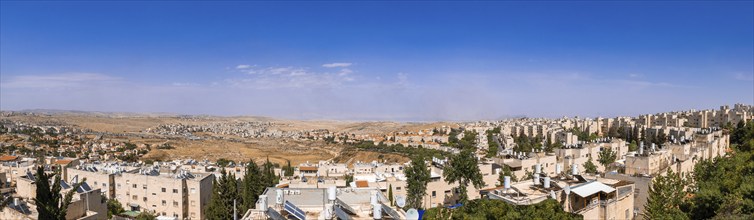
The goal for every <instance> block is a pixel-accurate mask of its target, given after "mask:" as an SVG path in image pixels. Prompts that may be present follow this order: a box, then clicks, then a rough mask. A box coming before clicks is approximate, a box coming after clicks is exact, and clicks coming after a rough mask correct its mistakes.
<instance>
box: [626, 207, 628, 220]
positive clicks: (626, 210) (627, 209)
mask: <svg viewBox="0 0 754 220" xmlns="http://www.w3.org/2000/svg"><path fill="white" fill-rule="evenodd" d="M626 219H628V209H626Z"/></svg>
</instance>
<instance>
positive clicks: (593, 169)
mask: <svg viewBox="0 0 754 220" xmlns="http://www.w3.org/2000/svg"><path fill="white" fill-rule="evenodd" d="M584 172H586V173H592V174H594V173H597V165H594V162H592V157H589V159H588V160H586V162H584Z"/></svg>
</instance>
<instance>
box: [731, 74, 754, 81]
mask: <svg viewBox="0 0 754 220" xmlns="http://www.w3.org/2000/svg"><path fill="white" fill-rule="evenodd" d="M733 78H734V79H736V80H740V81H754V75H752V74H744V73H736V74H735V75H734V76H733Z"/></svg>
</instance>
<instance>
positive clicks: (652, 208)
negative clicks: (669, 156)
mask: <svg viewBox="0 0 754 220" xmlns="http://www.w3.org/2000/svg"><path fill="white" fill-rule="evenodd" d="M685 185H686V181H684V180H683V179H682V178H681V175H680V174H678V173H674V172H673V170H671V169H668V173H667V174H666V175H658V176H656V177H655V178H654V180H652V185H651V186H650V187H649V198H647V203H646V204H645V205H644V219H688V216H686V214H685V213H683V212H682V211H681V209H680V205H681V202H682V201H683V197H684V196H685V195H686V193H685V191H684V190H683V188H684V186H685Z"/></svg>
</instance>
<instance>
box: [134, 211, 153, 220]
mask: <svg viewBox="0 0 754 220" xmlns="http://www.w3.org/2000/svg"><path fill="white" fill-rule="evenodd" d="M155 219H157V217H155V216H154V215H153V214H152V213H149V212H141V213H139V215H137V216H136V220H155Z"/></svg>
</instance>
